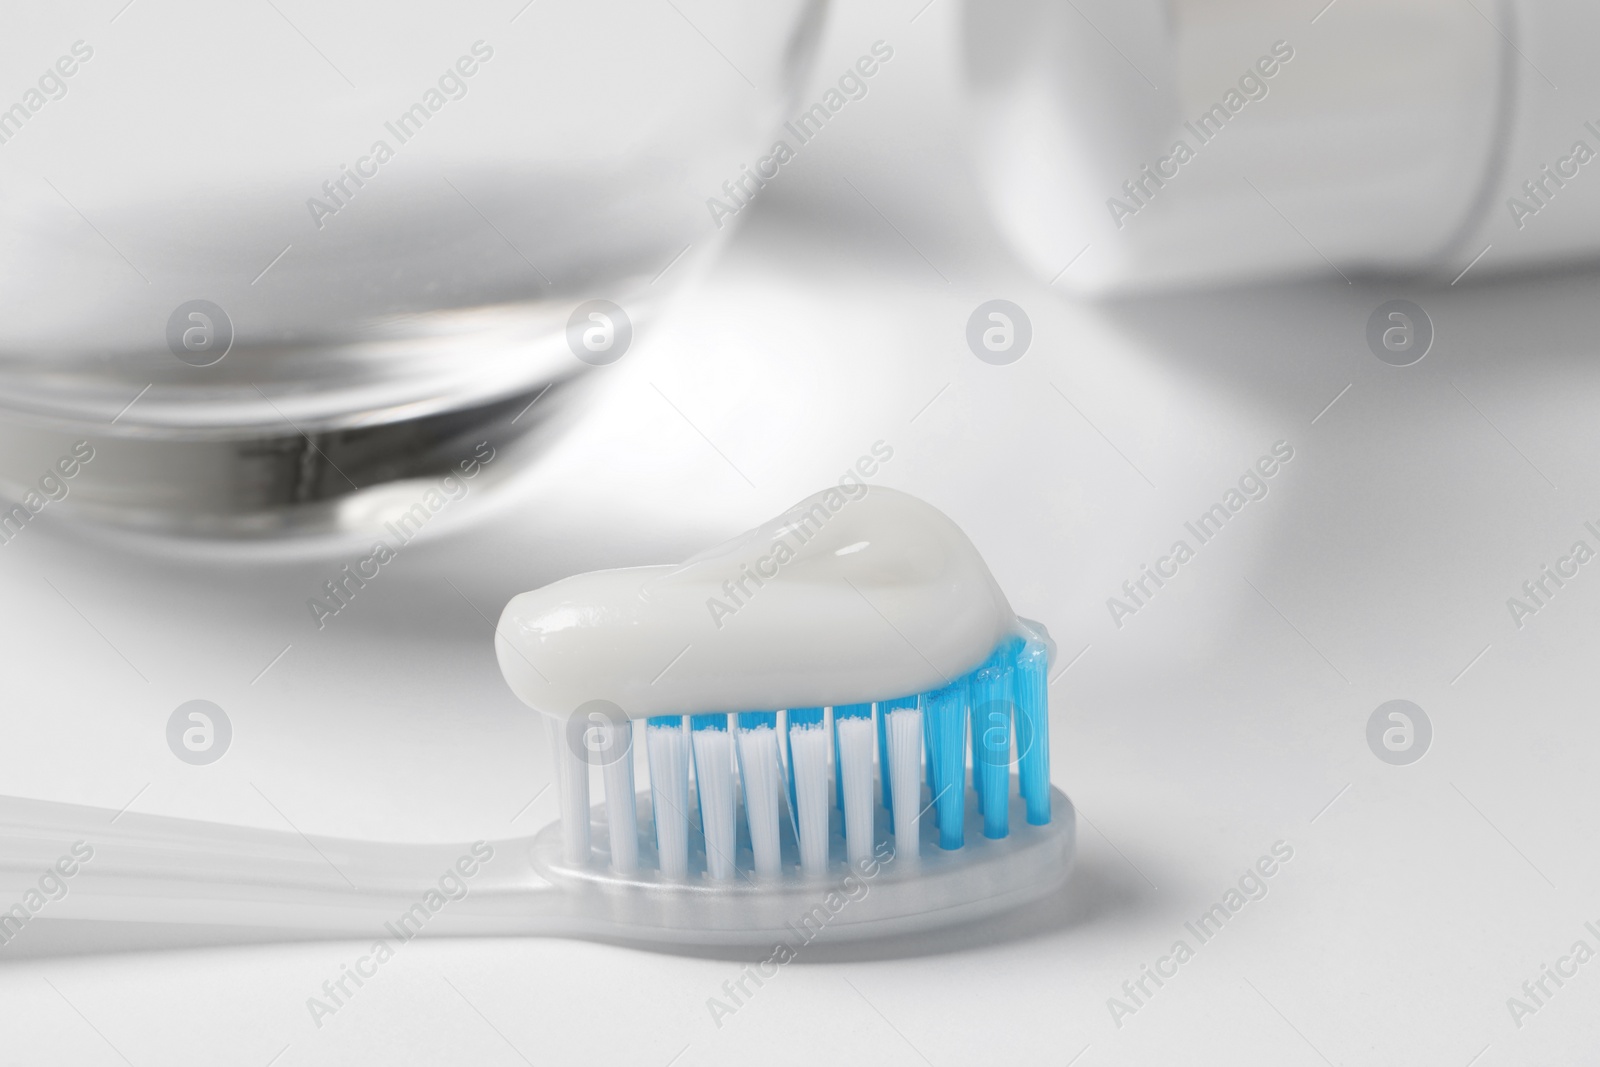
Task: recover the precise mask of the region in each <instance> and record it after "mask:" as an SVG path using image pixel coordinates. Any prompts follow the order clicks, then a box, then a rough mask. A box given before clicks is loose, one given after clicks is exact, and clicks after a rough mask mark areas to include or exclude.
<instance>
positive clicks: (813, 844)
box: [789, 723, 833, 877]
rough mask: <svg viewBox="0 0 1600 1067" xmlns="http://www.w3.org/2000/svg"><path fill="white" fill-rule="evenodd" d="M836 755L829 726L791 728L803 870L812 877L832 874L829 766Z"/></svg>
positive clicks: (795, 798) (796, 808)
mask: <svg viewBox="0 0 1600 1067" xmlns="http://www.w3.org/2000/svg"><path fill="white" fill-rule="evenodd" d="M832 755H833V744H832V741H831V740H830V738H829V737H828V728H827V726H826V725H825V724H822V723H818V724H817V725H815V726H791V727H790V728H789V760H790V766H789V773H790V774H791V775H792V776H793V778H794V802H795V820H796V822H797V823H798V824H799V831H800V869H801V871H802V872H804V873H805V874H806V875H807V876H808V877H820V876H822V875H824V874H826V873H827V871H828V812H829V811H830V810H832V808H833V788H832V783H831V782H830V781H829V777H828V765H829V763H831V762H832V761H831V759H830V758H829V757H831V756H832Z"/></svg>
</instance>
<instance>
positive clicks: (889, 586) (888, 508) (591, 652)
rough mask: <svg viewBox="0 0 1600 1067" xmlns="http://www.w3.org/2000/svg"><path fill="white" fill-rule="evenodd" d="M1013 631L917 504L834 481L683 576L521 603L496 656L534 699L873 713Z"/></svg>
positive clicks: (638, 714)
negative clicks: (872, 707)
mask: <svg viewBox="0 0 1600 1067" xmlns="http://www.w3.org/2000/svg"><path fill="white" fill-rule="evenodd" d="M1013 634H1015V635H1023V636H1037V635H1035V634H1034V633H1033V632H1032V630H1031V628H1029V627H1028V626H1027V625H1026V624H1024V623H1022V622H1020V621H1019V620H1018V619H1017V617H1016V615H1015V614H1014V613H1013V612H1012V610H1011V606H1010V604H1008V603H1007V602H1006V598H1005V594H1004V593H1002V592H1001V591H1000V587H999V586H998V585H997V584H996V583H995V580H994V577H993V576H992V575H991V574H990V573H989V568H988V567H987V566H986V565H985V564H984V562H983V557H982V556H980V555H979V554H978V550H977V549H976V548H974V547H973V545H972V542H971V541H969V540H968V539H967V536H966V534H964V533H962V531H961V528H960V527H959V526H957V525H956V524H955V523H954V522H952V521H951V520H950V519H949V518H947V517H946V516H945V515H944V514H943V513H942V512H940V511H939V510H938V509H936V508H934V507H932V506H930V505H928V504H925V503H923V502H922V501H921V500H918V499H917V498H916V497H913V496H910V495H908V494H906V493H902V492H899V491H897V490H894V489H888V488H884V487H881V486H874V487H871V488H868V487H866V486H839V487H835V488H833V489H829V490H827V491H825V492H821V493H817V494H815V495H814V496H810V497H807V498H806V499H805V500H802V501H801V502H800V503H798V504H796V505H795V506H794V507H792V508H790V509H789V510H787V511H785V512H784V513H783V514H782V515H780V516H778V517H777V518H775V519H772V520H770V521H769V522H766V523H763V524H762V525H760V526H758V527H756V528H755V529H753V530H751V531H749V532H748V533H744V534H741V535H740V536H738V537H736V538H734V539H733V540H731V541H728V542H726V543H724V544H722V545H719V546H717V547H716V548H712V549H709V550H707V551H705V552H702V553H700V554H699V555H697V556H695V557H694V558H692V559H690V560H688V561H687V562H685V563H683V564H680V565H677V566H654V567H628V568H623V569H620V570H609V571H596V572H593V573H590V574H580V575H576V576H574V577H572V578H566V579H563V580H561V581H559V582H555V583H553V584H551V585H547V586H545V587H544V588H542V589H535V590H533V591H531V592H527V593H522V594H520V595H518V596H516V597H513V598H512V600H511V602H510V603H509V604H507V605H506V609H505V611H504V613H503V614H502V615H501V617H500V624H499V627H498V630H497V635H496V638H495V653H496V655H497V656H498V658H499V661H500V670H501V671H502V672H503V673H504V674H505V678H506V682H507V683H508V684H509V685H510V686H511V689H512V691H513V692H514V693H516V695H517V696H518V697H519V698H520V699H521V700H522V701H523V702H524V703H526V704H528V705H530V706H532V707H534V708H537V709H539V710H540V711H542V712H546V713H548V714H551V715H557V716H563V717H565V716H570V715H571V714H572V713H573V712H574V711H576V710H577V709H578V708H579V707H580V706H582V705H584V704H586V703H588V702H589V701H593V700H605V701H610V702H611V703H613V704H615V705H617V706H618V707H619V708H621V709H622V711H623V712H624V713H625V714H626V715H628V717H630V718H635V719H638V718H647V717H649V716H652V715H682V714H693V713H713V712H735V711H760V710H776V709H780V708H800V707H818V706H823V705H839V704H854V703H865V702H868V701H876V700H889V699H893V698H895V697H903V696H910V695H913V694H916V693H921V692H926V691H929V690H933V689H937V688H939V687H941V686H944V685H948V684H950V683H951V682H953V681H955V680H957V679H959V678H961V677H962V676H963V675H964V674H966V673H967V672H968V671H970V670H972V669H973V668H975V667H977V666H978V665H979V664H981V663H982V662H983V661H984V660H985V659H986V658H987V657H988V656H989V654H990V653H991V652H992V651H993V650H994V648H995V646H996V645H997V644H999V642H1000V641H1001V640H1002V639H1004V638H1005V637H1007V636H1009V635H1013Z"/></svg>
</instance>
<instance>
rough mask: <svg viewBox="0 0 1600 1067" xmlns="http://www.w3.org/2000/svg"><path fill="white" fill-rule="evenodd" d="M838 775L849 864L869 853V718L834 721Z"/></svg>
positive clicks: (871, 734)
mask: <svg viewBox="0 0 1600 1067" xmlns="http://www.w3.org/2000/svg"><path fill="white" fill-rule="evenodd" d="M836 728H837V730H838V732H839V778H840V780H841V781H842V782H843V783H844V843H845V851H846V855H847V857H848V858H849V861H850V862H851V863H852V864H855V863H857V862H859V861H862V860H865V859H867V858H869V857H870V856H871V855H872V815H873V804H872V748H873V745H874V743H875V742H876V741H877V732H876V731H875V730H874V729H873V727H872V717H871V716H870V715H869V716H867V717H866V718H844V719H838V720H836Z"/></svg>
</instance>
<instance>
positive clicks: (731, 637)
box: [0, 485, 1075, 954]
mask: <svg viewBox="0 0 1600 1067" xmlns="http://www.w3.org/2000/svg"><path fill="white" fill-rule="evenodd" d="M496 629H497V633H496V653H497V656H498V658H499V662H500V666H501V670H502V673H503V674H504V675H505V677H506V680H507V683H508V684H509V685H510V687H511V689H512V691H513V692H514V693H515V694H516V695H517V696H518V697H519V698H520V699H522V700H523V701H524V702H525V703H528V704H530V705H531V706H533V707H535V708H536V709H538V710H539V711H540V712H541V713H542V714H543V715H544V716H545V719H546V721H547V724H548V726H549V728H550V730H551V740H552V748H553V751H554V752H555V759H556V767H555V770H556V775H555V779H556V781H555V787H556V792H557V795H558V798H559V808H560V818H559V820H558V821H557V822H556V823H554V824H552V825H550V826H548V827H546V828H544V829H543V830H541V831H540V832H538V833H537V834H535V835H534V836H532V837H527V838H517V839H509V840H501V841H493V842H487V841H479V842H472V843H466V844H460V845H427V846H420V845H418V846H412V845H400V844H393V843H382V842H370V841H354V840H339V839H326V838H315V837H313V838H307V837H302V836H301V835H299V834H291V833H279V832H276V831H267V830H255V829H247V828H243V827H231V826H222V825H218V824H210V823H202V822H196V821H193V820H184V819H173V818H166V817H160V816H147V815H138V814H132V813H129V814H121V813H115V812H111V811H109V810H103V809H95V808H86V807H78V806H73V805H63V804H55V803H50V802H45V801H33V800H22V799H16V798H0V892H4V893H6V894H8V896H6V897H5V898H3V899H5V900H17V901H19V903H18V904H17V906H16V908H14V909H13V910H12V912H9V913H8V912H4V911H0V954H3V953H4V951H5V946H6V944H7V943H9V941H10V940H11V939H12V938H14V937H20V936H23V934H24V933H25V932H26V927H27V925H28V924H30V923H32V922H33V921H35V920H53V919H72V920H88V921H102V922H104V921H121V922H130V921H132V922H144V923H161V924H176V925H186V926H196V925H199V926H204V927H209V928H214V929H219V930H222V931H225V933H223V934H221V935H219V936H223V937H232V938H261V937H368V936H372V937H378V938H380V939H384V940H389V939H391V938H393V939H398V940H409V939H411V938H412V937H415V936H420V935H440V934H446V935H448V934H457V935H485V934H528V935H548V936H570V937H585V938H593V939H601V940H610V941H618V942H625V943H655V944H667V945H750V946H757V945H770V944H772V943H773V942H774V941H775V940H783V939H785V938H792V937H793V935H794V933H795V932H796V931H797V930H802V929H803V930H812V929H813V928H814V929H815V930H817V931H820V930H821V929H823V928H824V927H825V928H826V929H827V931H828V936H829V937H830V938H835V939H851V938H866V937H875V936H882V935H887V934H894V933H905V932H915V931H926V930H933V929H937V928H939V927H943V926H947V925H950V924H953V923H960V922H966V921H971V920H974V919H978V918H982V917H985V916H988V915H992V914H996V913H998V912H1001V911H1005V910H1007V909H1010V908H1013V907H1016V906H1018V905H1021V904H1023V903H1026V902H1028V901H1031V900H1034V899H1037V898H1039V897H1042V896H1045V895H1048V894H1050V893H1052V892H1054V891H1055V890H1057V889H1058V888H1059V887H1060V886H1061V885H1062V884H1063V882H1064V881H1065V879H1066V876H1067V873H1068V868H1069V866H1070V863H1071V860H1072V855H1073V849H1074V829H1075V820H1074V813H1073V809H1072V806H1071V803H1070V801H1069V800H1068V799H1067V798H1066V796H1065V795H1064V794H1063V793H1061V792H1060V791H1059V790H1057V789H1055V788H1054V787H1052V786H1051V784H1050V780H1049V716H1048V691H1047V689H1048V678H1047V673H1048V668H1049V662H1050V659H1051V656H1052V654H1053V646H1052V643H1051V641H1050V639H1049V637H1048V635H1047V634H1046V633H1045V631H1044V628H1043V627H1042V626H1039V625H1038V624H1036V623H1031V622H1028V621H1026V620H1022V619H1019V618H1017V617H1016V616H1015V615H1014V614H1013V613H1012V611H1011V608H1010V606H1009V604H1008V603H1007V602H1006V599H1005V597H1004V595H1003V594H1002V593H1001V591H1000V589H999V587H998V585H997V584H996V583H995V581H994V579H993V577H992V576H991V575H990V573H989V571H988V568H987V567H986V566H985V565H984V563H983V560H982V558H981V557H980V556H979V554H978V552H977V550H976V549H975V548H974V547H973V546H972V544H971V542H970V541H968V540H967V538H966V536H965V535H964V534H963V533H962V532H961V530H960V529H959V527H957V526H956V525H955V523H953V522H951V520H949V519H948V518H947V517H945V516H944V515H943V514H941V513H940V512H939V511H937V510H936V509H934V508H932V507H931V506H929V505H927V504H925V503H923V502H922V501H920V500H917V499H916V498H914V497H911V496H909V495H907V494H904V493H900V492H897V491H895V490H891V489H886V488H881V487H873V488H870V489H869V488H867V487H866V486H864V485H841V486H838V487H835V488H833V489H830V490H827V491H825V492H823V493H818V494H816V495H814V496H812V497H808V498H807V499H806V500H803V501H801V502H800V503H799V504H798V505H796V506H795V507H794V508H791V509H789V510H788V511H786V512H785V513H784V514H783V515H780V516H779V517H778V518H776V519H774V520H772V521H771V522H768V523H766V524H763V525H762V526H760V527H757V528H756V529H755V530H752V531H750V532H749V533H747V534H745V535H742V536H741V537H739V538H735V539H734V540H733V541H730V542H728V543H727V544H725V545H722V546H719V547H718V548H715V549H712V550H710V551H708V552H705V553H702V554H700V555H699V556H696V557H694V558H693V559H691V560H689V561H688V562H686V563H684V564H682V565H680V566H675V567H674V566H665V567H639V568H629V569H623V570H612V571H601V572H596V573H593V574H585V575H578V576H576V577H573V578H568V579H565V580H563V581H560V582H556V583H554V584H553V585H550V586H546V587H544V588H543V589H538V590H534V591H532V592H529V593H524V594H521V595H519V596H517V597H515V598H513V599H512V601H511V602H510V603H509V604H508V605H507V607H506V609H505V612H504V614H503V615H502V618H501V620H500V623H499V625H498V626H497V628H496ZM635 745H638V746H639V747H640V748H642V749H643V752H644V760H643V762H644V763H645V765H646V767H647V769H648V774H649V781H648V786H647V788H646V789H644V790H643V791H636V783H635V777H634V770H635V753H634V747H635ZM1013 770H1014V771H1015V773H1013ZM591 778H598V779H599V784H600V793H601V798H602V799H601V802H600V803H599V804H597V805H592V804H591V800H590V794H591V785H592V784H594V783H593V782H592V781H591ZM84 852H87V853H89V855H88V857H87V858H85V857H84V856H83V853H84ZM67 856H72V857H76V858H75V859H73V860H71V862H69V863H63V864H62V865H61V866H59V867H58V866H54V865H55V864H57V863H58V861H61V860H62V857H67ZM68 866H70V867H71V868H72V872H73V873H72V874H71V875H70V876H69V875H66V874H65V873H58V874H56V875H53V876H49V877H48V879H47V880H48V882H49V884H48V885H44V884H43V883H42V882H41V881H40V880H41V879H44V878H46V874H48V872H51V871H57V872H65V870H66V869H67V867H68ZM41 872H46V874H41ZM58 888H59V892H58ZM35 904H37V905H38V906H37V907H34V905H35ZM18 909H20V911H19V910H18ZM8 915H10V916H11V919H10V921H8V919H7V916H8ZM808 939H809V938H808Z"/></svg>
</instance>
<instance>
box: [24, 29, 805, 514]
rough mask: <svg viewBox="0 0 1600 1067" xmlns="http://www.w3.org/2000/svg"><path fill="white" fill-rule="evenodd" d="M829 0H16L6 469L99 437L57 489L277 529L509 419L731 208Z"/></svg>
mask: <svg viewBox="0 0 1600 1067" xmlns="http://www.w3.org/2000/svg"><path fill="white" fill-rule="evenodd" d="M824 8H825V0H768V2H764V3H761V4H748V3H742V2H739V0H670V2H669V0H606V2H594V0H582V2H574V0H537V2H533V3H528V2H526V0H505V2H496V3H489V2H486V0H469V2H466V3H454V4H450V5H440V4H422V3H414V2H413V3H400V4H397V3H392V2H391V3H378V2H376V0H360V2H352V3H347V4H341V5H338V6H337V7H335V8H329V7H327V6H326V5H320V4H312V3H309V2H306V0H269V2H265V3H261V4H251V5H243V6H236V5H216V4H208V3H201V2H199V0H186V2H185V0H180V2H171V3H167V2H164V3H153V2H148V0H146V2H140V0H135V2H134V3H131V4H127V3H126V0H112V2H110V3H106V4H98V5H96V6H95V10H94V11H93V12H92V13H90V12H88V11H87V10H86V9H84V8H82V7H80V6H79V5H26V6H23V7H19V8H18V9H17V10H16V11H13V12H9V13H8V16H7V23H8V25H7V32H6V33H5V34H4V35H0V69H3V70H6V71H8V72H10V74H9V76H8V78H6V79H5V80H4V81H3V82H0V138H3V140H0V277H3V278H4V279H5V288H4V298H3V299H4V303H3V314H0V446H3V447H0V451H3V452H4V453H5V454H6V456H7V458H6V459H5V460H4V461H3V462H0V488H4V489H5V490H6V491H7V495H10V496H12V497H14V498H15V497H16V496H17V494H18V492H20V491H22V490H24V489H25V488H26V486H28V485H29V484H31V483H32V482H33V481H34V480H35V477H34V476H35V475H36V474H37V473H38V471H35V470H34V469H33V467H34V466H38V465H39V464H41V463H42V464H44V465H45V466H44V467H43V468H41V469H48V466H49V464H51V463H52V462H53V461H54V460H55V458H56V456H57V453H58V452H60V451H61V450H63V449H65V448H68V447H69V446H70V444H71V442H72V441H73V440H75V439H78V438H86V439H90V440H92V441H94V442H95V445H96V448H97V450H98V453H97V454H98V456H99V457H107V456H109V457H110V458H109V459H107V460H106V461H105V462H101V461H100V460H99V459H97V461H96V463H95V464H90V465H89V466H88V467H87V468H86V469H85V471H84V474H83V477H82V479H81V481H80V486H78V487H75V489H76V490H79V491H76V492H75V494H74V499H72V500H71V501H70V505H69V506H75V507H79V508H80V509H83V510H86V511H88V512H94V513H98V514H101V515H104V516H109V517H112V518H118V519H128V520H131V521H135V522H149V523H154V524H156V525H165V526H178V527H193V528H199V529H211V530H219V531H227V530H230V529H246V528H249V529H275V528H278V527H280V526H282V525H284V524H285V523H286V522H287V523H288V524H290V525H292V524H293V523H294V522H295V521H298V520H286V519H284V518H283V515H282V514H281V513H283V512H284V511H285V509H288V510H289V511H293V510H294V509H295V508H297V507H302V506H313V507H315V506H318V505H322V504H325V503H326V502H328V501H329V500H333V499H335V498H337V497H340V496H342V495H345V494H348V493H349V492H351V491H352V483H354V484H360V485H362V487H363V488H366V487H367V485H369V484H372V483H381V482H385V481H390V480H392V479H394V478H404V477H415V476H420V475H424V474H427V473H429V472H430V471H435V470H439V469H443V468H445V467H448V466H449V464H450V462H452V461H453V459H454V458H455V456H454V453H455V452H457V451H459V452H461V454H462V456H466V455H469V454H470V451H471V441H472V440H476V439H478V438H477V437H476V436H475V434H476V432H477V431H478V430H479V429H480V428H481V427H483V426H486V425H495V426H498V427H500V429H501V430H502V431H503V432H504V433H506V434H514V433H516V432H520V430H521V429H522V428H525V427H518V428H512V427H511V426H510V421H509V420H510V417H511V415H512V414H514V413H515V412H516V411H517V410H518V409H520V408H523V407H524V405H525V404H526V403H527V402H528V400H529V399H531V398H532V397H534V396H536V395H538V394H539V391H540V390H542V389H544V388H545V387H547V386H550V385H552V384H561V383H566V382H568V381H570V380H571V379H572V378H574V377H575V376H577V375H579V374H580V372H584V371H586V370H587V369H588V365H590V364H596V363H604V362H606V361H608V358H616V356H617V355H620V354H621V353H620V352H614V350H613V352H614V354H611V353H608V352H607V350H606V346H607V345H617V340H616V338H617V336H618V334H619V332H620V336H621V345H617V347H623V346H625V344H626V343H627V340H628V338H629V336H630V331H631V330H633V329H637V328H638V326H639V325H640V324H641V323H643V322H647V321H648V319H649V318H650V316H651V314H652V312H653V310H654V309H655V308H656V306H657V305H658V304H659V302H660V300H661V299H662V297H663V295H664V294H665V293H666V292H667V291H668V290H669V289H670V287H671V286H672V285H673V284H674V283H675V282H676V281H677V280H678V279H680V278H682V277H684V276H685V274H686V273H688V272H689V271H690V270H691V268H692V266H693V264H694V262H695V261H696V260H697V259H698V258H699V257H701V256H703V255H705V254H706V253H708V252H709V251H711V250H712V249H713V248H714V246H715V245H716V243H717V241H718V239H719V238H720V237H721V236H722V235H723V234H725V233H726V232H727V228H726V227H725V226H719V225H718V224H717V222H716V220H714V219H713V218H712V216H711V214H710V212H709V211H708V209H707V204H706V201H707V198H709V197H712V196H724V195H725V194H724V193H723V183H724V182H725V181H728V180H729V179H730V178H736V177H737V176H738V175H739V173H740V169H741V165H744V164H750V165H753V164H754V163H755V161H756V160H758V159H759V158H760V157H761V156H762V155H763V154H764V153H765V152H766V150H767V149H768V148H769V147H770V145H771V142H772V134H773V132H774V131H775V130H776V129H777V128H778V126H779V125H780V124H781V122H782V120H783V119H784V118H785V117H786V111H787V106H788V104H789V102H790V100H791V94H792V92H793V91H794V89H795V88H796V86H797V84H798V82H799V81H800V79H801V78H802V76H803V75H804V73H805V71H806V69H807V66H808V63H809V60H810V58H811V55H812V53H813V51H814V45H815V42H816V39H817V35H818V32H819V29H820V25H819V24H820V20H821V16H822V13H823V10H824ZM6 108H9V109H10V110H4V109H6ZM591 300H603V301H608V302H610V305H611V306H616V307H620V308H621V309H622V313H621V315H620V316H618V315H616V314H612V313H610V312H607V313H606V314H605V315H604V316H603V317H602V318H599V319H593V318H590V317H589V315H588V313H587V312H584V311H580V309H579V306H580V305H583V304H585V303H586V302H588V301H591ZM597 306H599V307H601V308H602V310H604V309H605V308H606V307H607V305H597ZM589 310H592V309H589ZM575 311H579V315H578V319H577V320H576V331H575V332H573V334H572V336H573V339H574V341H575V345H574V344H569V330H568V324H569V319H571V318H572V317H573V315H574V312H575ZM591 328H592V329H593V330H598V331H599V332H589V333H587V334H586V333H585V331H586V330H590V329H591ZM586 336H587V337H588V338H589V341H590V347H589V348H588V349H585V348H584V343H583V341H584V338H585V337H586ZM596 349H598V351H595V350H596ZM575 351H576V352H577V355H575ZM579 356H582V357H583V358H579ZM560 392H563V390H554V391H552V395H551V398H550V402H551V404H552V405H553V404H554V402H555V396H556V394H558V393H560ZM540 403H541V405H543V404H544V403H545V401H543V400H541V401H540ZM535 410H536V411H537V412H542V411H543V408H538V409H535ZM536 421H537V419H536V418H534V417H530V418H528V419H527V420H525V422H526V424H527V425H531V424H533V423H535V422H536ZM469 439H471V440H469ZM340 455H342V456H343V457H344V458H345V460H346V462H347V463H349V464H351V465H352V466H355V467H357V468H358V469H359V470H360V472H361V473H357V472H356V471H352V470H349V469H348V468H346V467H345V466H344V464H341V463H339V461H338V458H337V457H338V456H340ZM329 468H337V470H334V469H329ZM113 473H114V474H115V478H114V479H113V478H111V474H113ZM324 511H326V509H325V508H324ZM264 516H265V517H264Z"/></svg>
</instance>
